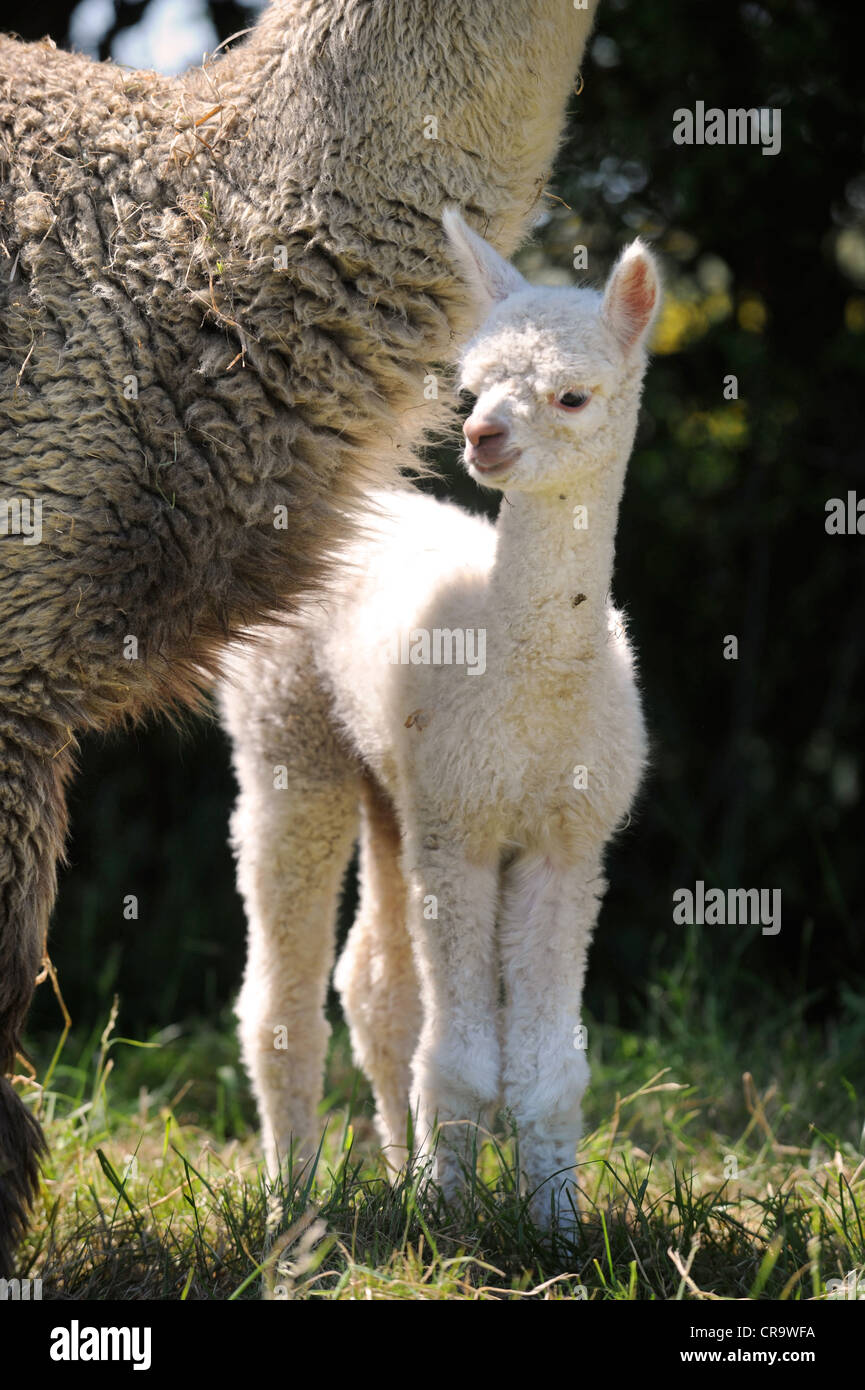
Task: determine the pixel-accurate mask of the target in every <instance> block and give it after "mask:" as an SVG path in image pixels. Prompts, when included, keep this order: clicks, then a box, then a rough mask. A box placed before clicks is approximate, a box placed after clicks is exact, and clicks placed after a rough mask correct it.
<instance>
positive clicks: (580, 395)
mask: <svg viewBox="0 0 865 1390" xmlns="http://www.w3.org/2000/svg"><path fill="white" fill-rule="evenodd" d="M588 399H589V393H588V391H565V393H564V395H562V396H559V397H558V399H557V400H556V405H560V406H561V407H562V410H582V408H583V406H584V405H585V404H586V402H587V401H588Z"/></svg>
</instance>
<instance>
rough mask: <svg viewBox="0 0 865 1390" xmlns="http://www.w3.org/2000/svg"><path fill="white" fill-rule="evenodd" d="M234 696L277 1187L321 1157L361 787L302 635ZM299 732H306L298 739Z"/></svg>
mask: <svg viewBox="0 0 865 1390" xmlns="http://www.w3.org/2000/svg"><path fill="white" fill-rule="evenodd" d="M279 642H280V643H281V644H283V645H288V644H290V651H289V653H288V654H287V655H286V653H285V652H284V651H283V650H282V646H280V647H279V648H278V650H277V652H276V660H275V661H271V660H268V659H267V654H266V653H256V656H255V662H254V664H253V665H251V666H250V667H249V669H248V671H247V673H246V678H245V680H244V687H243V688H240V687H236V686H226V687H224V688H223V696H222V702H223V710H224V713H225V716H226V723H227V724H228V726H229V728H230V730H231V733H232V736H233V740H234V756H235V768H236V772H237V777H238V781H239V783H240V795H239V797H238V801H237V806H236V809H235V811H234V815H233V818H232V836H233V841H234V845H235V848H236V852H237V870H238V886H239V888H240V892H241V894H242V896H243V899H244V902H245V906H246V916H247V922H248V931H249V938H248V940H249V944H248V955H247V962H246V970H245V973H244V979H243V988H242V990H241V993H240V998H239V1000H238V1004H237V1015H238V1019H239V1021H240V1030H239V1031H240V1042H241V1049H242V1053H243V1060H244V1064H245V1066H246V1069H247V1071H248V1073H249V1077H250V1080H251V1082H252V1087H253V1091H254V1093H255V1097H256V1100H257V1102H258V1108H259V1113H260V1116H261V1122H262V1130H263V1139H264V1148H265V1154H266V1157H267V1163H268V1168H269V1170H270V1172H271V1174H273V1175H275V1174H276V1172H277V1170H278V1167H279V1163H280V1162H281V1161H283V1160H284V1159H285V1158H287V1156H288V1153H289V1150H290V1148H291V1145H292V1142H294V1143H295V1145H296V1149H295V1154H296V1157H299V1158H307V1157H309V1156H310V1155H311V1154H314V1152H315V1149H316V1147H317V1144H318V1139H319V1138H320V1133H319V1130H320V1126H319V1124H318V1122H317V1119H316V1108H317V1106H318V1103H319V1101H320V1100H321V1093H322V1083H323V1076H324V1065H325V1058H326V1053H327V1043H328V1038H329V1034H330V1029H329V1026H328V1023H327V1019H326V1017H325V1012H324V1006H325V1000H326V996H327V983H328V977H329V975H330V970H331V966H332V964H333V954H334V928H335V920H336V911H337V902H338V898H339V893H340V888H341V885H342V880H343V875H344V873H345V868H346V865H347V863H348V859H349V857H350V855H351V850H352V845H353V843H354V838H355V835H356V833H357V807H358V799H359V779H358V775H357V773H356V771H355V769H354V767H353V765H352V764H351V763H350V761H349V760H348V759H347V758H346V756H345V754H344V753H343V752H342V750H341V749H340V748H339V747H338V746H337V744H336V741H335V739H334V738H333V735H332V732H331V728H330V723H329V711H328V708H327V701H326V699H325V697H324V696H323V695H322V694H320V693H319V692H318V691H317V689H316V687H315V684H314V681H313V680H312V679H311V677H310V676H309V674H308V673H309V667H308V666H305V665H304V662H303V660H302V653H301V652H300V651H299V650H298V648H299V643H298V642H297V639H296V638H295V637H294V635H286V634H282V635H281V636H280V638H279ZM295 731H296V732H295Z"/></svg>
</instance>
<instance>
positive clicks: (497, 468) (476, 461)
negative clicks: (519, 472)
mask: <svg viewBox="0 0 865 1390" xmlns="http://www.w3.org/2000/svg"><path fill="white" fill-rule="evenodd" d="M519 457H520V450H519V449H515V450H514V451H513V452H512V453H510V454H506V455H505V457H504V458H501V459H491V460H490V462H489V463H484V461H483V459H482V458H478V457H477V455H475V456H474V457H472V458H469V457H468V451H466V460H465V462H466V467H467V468H470V469H471V470H472V471H473V472H475V473H477V474H479V475H480V477H481V478H495V477H497V476H498V475H499V474H500V473H506V472H507V471H508V469H509V468H511V467H513V465H514V464H515V463H516V462H517V460H518V459H519Z"/></svg>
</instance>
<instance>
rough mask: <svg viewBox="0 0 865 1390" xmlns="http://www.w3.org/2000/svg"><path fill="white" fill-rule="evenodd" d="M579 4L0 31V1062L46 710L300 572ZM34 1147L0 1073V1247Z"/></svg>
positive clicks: (437, 341)
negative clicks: (187, 28) (204, 36)
mask: <svg viewBox="0 0 865 1390" xmlns="http://www.w3.org/2000/svg"><path fill="white" fill-rule="evenodd" d="M593 8H594V0H589V4H588V7H587V8H586V9H584V10H580V9H576V8H574V6H573V5H572V4H571V3H569V0H275V3H273V4H272V5H271V7H270V8H269V10H268V11H267V12H266V13H265V15H264V16H263V18H262V20H261V22H260V23H259V24H258V25H257V27H256V28H255V29H254V30H253V31H252V33H251V35H250V36H249V37H248V38H247V39H246V41H245V42H243V43H242V44H241V45H239V46H238V47H237V48H235V49H233V50H231V51H229V52H228V53H226V54H225V55H223V56H222V57H220V58H219V59H218V61H215V62H213V63H212V64H210V65H209V66H208V67H207V68H206V69H205V70H196V71H194V72H191V73H188V74H186V75H185V76H183V77H181V78H178V79H167V78H162V77H159V76H156V75H154V74H151V73H144V74H142V73H136V72H126V71H122V70H120V69H118V68H116V67H114V66H112V65H110V64H97V63H94V62H91V61H90V60H88V59H86V58H83V57H81V56H78V55H71V54H68V53H62V52H58V51H57V50H56V49H55V48H54V47H53V46H52V45H50V44H49V43H41V44H32V45H21V44H19V43H17V42H14V41H13V40H11V39H3V40H0V779H2V780H0V1072H6V1071H8V1070H10V1069H11V1068H12V1066H13V1063H14V1058H15V1055H16V1052H17V1050H18V1047H19V1044H20V1038H21V1032H22V1028H23V1024H24V1020H25V1017H26V1013H27V1008H28V1006H29V1001H30V998H31V996H32V992H33V987H34V981H35V979H36V975H37V971H38V969H39V966H40V961H41V959H42V957H43V951H44V943H45V936H46V930H47V923H48V916H49V912H50V908H51V904H52V901H53V898H54V893H55V867H56V862H57V859H58V857H59V855H60V854H61V853H62V848H63V842H64V835H65V826H66V817H65V807H64V784H65V782H66V780H67V778H68V776H69V774H70V771H71V769H72V757H73V749H74V746H75V737H76V734H77V732H78V731H80V730H82V729H88V728H105V727H107V726H109V725H111V724H112V723H116V722H118V721H121V720H124V719H127V718H129V717H135V716H137V715H139V714H141V713H142V712H143V711H145V710H147V709H151V708H154V707H159V706H166V705H168V704H170V703H173V702H178V701H183V700H187V699H190V698H193V697H194V696H195V694H196V691H197V689H198V684H199V679H200V672H201V671H202V670H207V669H213V668H214V667H215V665H216V664H217V658H218V653H219V650H220V648H221V647H222V646H223V645H224V643H225V642H226V640H227V639H228V638H229V637H230V636H231V634H232V633H234V632H235V631H236V630H237V629H238V628H240V627H243V626H246V625H247V624H249V623H251V622H255V621H260V620H262V619H263V618H265V617H266V616H267V615H268V614H271V613H273V612H275V611H277V610H280V609H282V608H284V607H286V606H288V607H289V608H290V607H291V605H292V603H293V601H294V599H295V596H296V595H297V594H298V593H300V592H301V591H302V590H305V589H307V588H309V586H311V585H315V584H317V583H320V582H321V581H322V580H323V579H324V578H326V576H327V574H328V572H329V568H330V562H329V560H328V555H329V553H330V552H331V551H332V550H333V548H334V546H335V544H336V543H337V542H338V541H340V540H341V539H342V538H344V535H345V531H346V525H347V523H346V520H345V514H346V512H348V513H351V511H352V509H353V507H354V506H355V503H356V501H357V498H358V495H359V492H360V489H361V487H362V486H363V485H364V484H366V483H368V482H369V481H371V480H374V479H375V478H379V479H382V477H383V476H385V475H386V474H387V470H388V468H389V466H390V465H391V464H392V460H390V461H389V460H387V459H385V460H384V461H382V440H383V439H387V440H390V441H392V443H393V445H394V455H396V454H397V449H398V446H399V445H401V444H404V443H408V442H409V441H410V440H411V439H412V438H413V437H416V436H417V434H418V433H419V431H420V429H421V428H422V426H423V425H424V423H425V422H426V421H427V420H428V419H429V418H430V417H429V416H428V415H427V414H426V412H425V410H424V409H419V408H418V406H419V402H422V401H423V375H424V372H425V371H426V370H427V369H428V367H429V365H430V364H431V363H433V362H435V361H438V360H441V359H443V358H445V357H446V356H448V355H450V352H451V343H452V339H453V337H454V335H455V334H457V335H458V334H459V333H461V332H462V331H463V330H464V328H465V327H466V326H467V319H466V315H465V305H464V294H463V291H462V290H461V288H460V286H459V284H458V282H457V280H456V278H455V277H454V275H453V272H452V269H451V267H450V265H449V263H448V260H447V256H446V253H445V248H444V243H443V238H442V235H441V229H440V220H439V214H440V211H441V208H442V206H443V204H445V203H446V202H449V201H455V202H459V203H461V204H463V205H464V206H466V207H468V208H469V209H470V210H471V211H472V212H474V213H475V214H476V216H477V217H478V219H479V220H480V221H481V223H482V225H484V226H485V228H486V229H487V233H488V235H489V236H491V238H492V239H493V241H494V242H495V243H496V244H497V245H498V246H499V247H500V248H501V249H502V250H503V251H509V250H510V249H511V248H512V247H513V246H514V245H515V243H516V242H517V240H518V239H519V237H520V235H521V233H522V232H523V231H524V229H525V226H526V223H527V221H528V219H529V217H530V215H531V212H532V210H533V208H534V206H535V204H536V202H537V199H538V197H539V194H540V191H541V189H542V188H543V184H544V180H545V177H546V175H547V173H548V171H549V167H550V163H551V160H552V157H553V154H554V152H555V149H556V145H557V142H558V138H559V134H560V130H561V126H562V122H563V117H564V111H565V104H566V100H567V96H568V92H569V90H570V87H571V84H572V81H573V78H574V75H575V72H576V69H577V66H578V63H579V59H580V56H581V53H582V50H583V46H584V43H585V39H586V36H587V33H588V30H589V28H590V25H591V18H592V11H593ZM409 407H411V410H410V411H409V413H407V414H406V415H405V416H404V418H402V419H401V418H400V415H401V412H404V411H407V410H408V408H409ZM406 421H407V422H408V423H406ZM40 508H41V516H40V515H39V511H40ZM16 531H17V534H16ZM40 531H41V543H39V544H34V543H32V542H33V541H35V540H36V538H37V532H40ZM41 1145H42V1139H41V1134H40V1131H39V1129H38V1126H37V1125H36V1122H35V1120H34V1119H33V1118H32V1117H31V1116H30V1114H29V1112H28V1111H27V1110H26V1109H25V1107H24V1106H23V1105H22V1103H21V1101H20V1100H19V1098H18V1097H17V1095H16V1094H15V1093H14V1092H13V1090H12V1088H11V1086H10V1084H9V1082H8V1081H6V1080H0V1274H7V1273H8V1272H9V1270H10V1268H11V1260H12V1251H13V1248H14V1242H15V1240H16V1238H17V1236H18V1235H19V1234H20V1231H21V1229H22V1226H23V1223H24V1221H25V1216H26V1210H27V1207H28V1205H29V1203H30V1201H31V1200H32V1198H33V1195H34V1193H35V1190H36V1184H37V1179H38V1156H39V1152H40V1148H41Z"/></svg>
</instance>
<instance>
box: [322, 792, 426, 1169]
mask: <svg viewBox="0 0 865 1390" xmlns="http://www.w3.org/2000/svg"><path fill="white" fill-rule="evenodd" d="M334 984H335V986H336V988H337V990H338V991H339V994H340V997H341V1000H342V1007H343V1012H344V1014H345V1018H346V1022H347V1023H348V1027H349V1032H350V1034H351V1045H352V1052H353V1054H354V1057H355V1059H356V1060H357V1062H358V1064H359V1066H360V1067H361V1068H362V1069H363V1071H364V1073H365V1074H366V1076H367V1077H368V1078H369V1080H370V1083H371V1084H372V1089H373V1095H374V1096H375V1104H376V1124H377V1126H378V1131H379V1134H380V1135H381V1141H382V1145H383V1147H384V1148H385V1150H386V1151H387V1157H388V1158H389V1160H390V1162H391V1163H392V1164H393V1165H394V1166H396V1167H399V1166H401V1163H402V1162H403V1161H404V1159H405V1157H406V1154H407V1143H406V1138H407V1121H408V1111H409V1091H410V1089H411V1060H412V1057H413V1055H414V1051H415V1048H416V1046H417V1039H418V1032H419V1030H420V1000H419V997H418V986H417V976H416V974H415V968H414V960H413V958H412V949H411V941H410V938H409V934H408V927H407V924H406V885H405V880H404V878H403V876H402V867H401V864H400V832H399V824H398V822H397V818H396V813H395V811H394V808H393V806H392V805H391V803H390V801H389V800H388V798H387V797H386V796H385V794H384V793H383V792H382V791H381V790H380V789H379V788H378V787H376V786H375V785H374V784H373V783H372V782H370V781H366V780H365V781H364V787H363V814H362V818H361V835H360V906H359V908H358V912H357V917H356V918H355V921H354V923H353V925H352V928H351V931H350V932H349V936H348V941H347V942H346V946H345V949H344V951H343V953H342V956H341V957H340V961H339V964H338V965H337V968H336V973H335V975H334Z"/></svg>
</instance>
